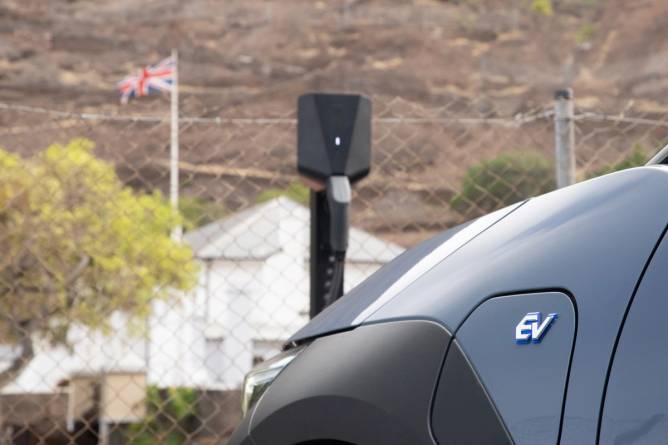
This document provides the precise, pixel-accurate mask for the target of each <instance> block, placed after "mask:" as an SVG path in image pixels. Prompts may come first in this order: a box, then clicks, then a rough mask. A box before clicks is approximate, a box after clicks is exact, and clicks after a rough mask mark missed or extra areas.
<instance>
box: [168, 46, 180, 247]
mask: <svg viewBox="0 0 668 445" xmlns="http://www.w3.org/2000/svg"><path fill="white" fill-rule="evenodd" d="M172 59H173V60H174V71H173V74H172V90H171V138H170V139H171V140H170V150H169V152H170V158H169V167H170V168H169V200H170V203H171V205H172V208H173V209H174V211H176V212H178V211H179V54H178V52H177V51H176V49H172ZM181 232H182V229H181V226H180V225H178V226H176V227H174V228H173V229H172V239H174V240H175V241H179V240H181Z"/></svg>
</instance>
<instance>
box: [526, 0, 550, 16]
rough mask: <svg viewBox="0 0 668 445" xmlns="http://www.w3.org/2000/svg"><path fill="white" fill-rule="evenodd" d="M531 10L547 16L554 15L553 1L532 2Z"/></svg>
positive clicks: (535, 0)
mask: <svg viewBox="0 0 668 445" xmlns="http://www.w3.org/2000/svg"><path fill="white" fill-rule="evenodd" d="M531 10H532V11H533V12H536V13H538V14H542V15H545V16H550V15H552V14H554V8H553V7H552V0H533V2H531Z"/></svg>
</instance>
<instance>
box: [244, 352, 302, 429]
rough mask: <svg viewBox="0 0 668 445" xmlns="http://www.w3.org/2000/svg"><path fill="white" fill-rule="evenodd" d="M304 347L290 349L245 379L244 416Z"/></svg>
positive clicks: (261, 364)
mask: <svg viewBox="0 0 668 445" xmlns="http://www.w3.org/2000/svg"><path fill="white" fill-rule="evenodd" d="M302 350H304V347H299V348H294V349H290V350H289V351H285V352H283V353H281V354H279V355H277V356H275V357H273V358H271V359H269V360H267V361H266V362H262V363H260V364H259V365H257V366H256V367H255V368H253V369H252V370H251V372H249V373H248V374H247V375H246V378H245V379H244V394H243V399H242V401H241V410H242V411H243V414H244V416H245V415H246V413H247V412H248V411H249V410H250V409H251V408H252V407H253V405H255V403H256V402H257V401H258V400H260V397H262V394H264V393H265V391H266V390H267V388H269V386H271V384H272V383H273V382H274V380H276V377H278V375H279V374H280V373H281V371H283V370H284V369H285V368H286V367H287V366H288V365H289V364H290V362H292V361H293V360H294V359H295V358H296V357H297V356H298V355H299V353H300V352H301V351H302Z"/></svg>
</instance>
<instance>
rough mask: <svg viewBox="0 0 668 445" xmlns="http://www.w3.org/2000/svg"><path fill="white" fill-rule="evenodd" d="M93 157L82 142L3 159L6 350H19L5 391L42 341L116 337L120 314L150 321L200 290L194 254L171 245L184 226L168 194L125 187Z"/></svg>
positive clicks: (3, 377)
mask: <svg viewBox="0 0 668 445" xmlns="http://www.w3.org/2000/svg"><path fill="white" fill-rule="evenodd" d="M92 149H93V144H92V142H90V141H88V140H84V139H77V140H73V141H71V142H69V143H68V144H67V145H58V144H56V145H52V146H50V147H48V148H47V149H46V150H44V151H43V152H41V153H39V154H37V155H35V156H34V157H32V158H28V159H24V158H21V157H19V156H17V155H13V154H10V153H8V152H6V151H3V150H0V252H2V254H1V255H0V342H1V343H3V344H7V345H13V346H16V347H17V350H20V353H19V354H18V356H17V357H16V359H15V360H14V362H13V363H12V364H11V365H10V366H9V367H8V368H7V369H5V370H4V371H2V372H0V387H2V386H4V385H5V384H7V383H8V382H10V381H11V380H13V379H14V378H15V377H16V376H17V375H18V374H19V373H20V372H21V371H22V370H23V369H24V367H25V366H26V365H27V364H28V363H29V362H30V360H31V359H32V358H33V341H34V340H35V339H36V338H43V339H46V340H49V341H51V342H52V343H54V344H66V341H67V333H68V330H69V328H70V326H72V325H73V324H77V325H80V326H86V327H89V328H92V329H102V330H105V329H108V328H109V326H108V320H109V315H110V314H111V313H112V312H114V311H118V310H120V311H124V312H126V313H128V314H129V315H131V316H136V317H141V316H145V315H146V314H147V313H148V311H149V310H150V303H151V301H152V300H153V299H156V298H158V299H169V298H173V296H174V295H175V294H176V293H175V292H173V290H174V289H178V290H187V289H189V288H191V287H192V286H193V285H194V283H195V279H196V273H197V267H196V264H195V262H194V261H193V254H192V252H191V250H190V249H189V248H188V247H187V246H185V245H182V244H180V243H177V242H174V241H173V240H172V239H171V238H170V236H169V231H170V228H172V227H174V225H176V224H180V223H181V220H180V217H179V216H178V215H177V214H175V212H173V211H172V210H171V208H170V207H169V205H167V204H166V202H165V200H164V199H163V197H162V196H161V195H160V194H159V193H153V194H139V193H136V192H134V191H133V190H131V189H130V188H128V187H125V186H123V184H122V183H121V181H120V180H119V178H118V177H117V175H116V173H115V171H114V169H113V167H112V166H111V165H110V164H108V163H107V162H104V161H102V160H100V159H97V158H96V157H95V156H94V155H93V152H92ZM133 318H134V317H130V319H131V320H132V319H133Z"/></svg>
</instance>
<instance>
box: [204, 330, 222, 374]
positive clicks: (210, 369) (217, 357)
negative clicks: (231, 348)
mask: <svg viewBox="0 0 668 445" xmlns="http://www.w3.org/2000/svg"><path fill="white" fill-rule="evenodd" d="M205 342H206V346H205V348H206V352H205V353H206V356H205V358H204V366H205V367H206V371H207V373H208V375H209V379H210V380H211V381H212V382H222V381H223V373H224V365H225V361H224V360H223V358H224V351H223V343H224V339H223V337H214V338H207V339H206V340H205Z"/></svg>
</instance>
